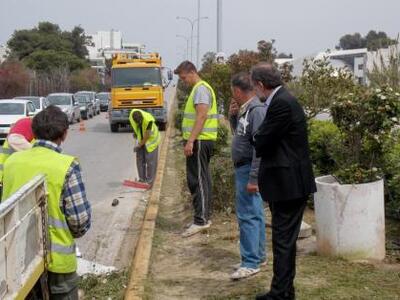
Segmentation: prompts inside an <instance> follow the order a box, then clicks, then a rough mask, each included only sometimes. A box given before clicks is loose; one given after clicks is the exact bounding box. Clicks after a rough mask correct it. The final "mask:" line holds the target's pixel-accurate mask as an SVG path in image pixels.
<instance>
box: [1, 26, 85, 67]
mask: <svg viewBox="0 0 400 300" xmlns="http://www.w3.org/2000/svg"><path fill="white" fill-rule="evenodd" d="M86 43H87V38H86V36H85V34H84V31H83V29H82V28H80V27H75V28H74V29H73V30H72V32H62V31H61V29H60V27H59V26H58V25H57V24H53V23H50V22H40V23H39V24H38V26H37V27H35V28H33V29H30V30H16V31H15V32H14V34H13V35H12V37H11V39H10V40H9V41H8V48H9V49H10V57H11V58H14V59H18V60H21V61H23V62H24V63H25V64H26V65H27V66H28V67H29V68H32V69H34V70H36V71H48V70H51V69H53V68H59V67H60V66H67V67H68V68H69V69H70V70H75V69H80V68H83V67H85V66H86V65H87V64H86V62H85V60H84V57H85V55H86V54H87V50H86V49H85V45H86Z"/></svg>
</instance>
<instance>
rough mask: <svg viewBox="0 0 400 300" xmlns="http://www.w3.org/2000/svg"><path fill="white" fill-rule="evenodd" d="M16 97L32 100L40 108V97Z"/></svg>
mask: <svg viewBox="0 0 400 300" xmlns="http://www.w3.org/2000/svg"><path fill="white" fill-rule="evenodd" d="M15 99H24V100H29V101H32V102H33V104H34V105H35V108H36V109H40V97H33V96H27V97H15Z"/></svg>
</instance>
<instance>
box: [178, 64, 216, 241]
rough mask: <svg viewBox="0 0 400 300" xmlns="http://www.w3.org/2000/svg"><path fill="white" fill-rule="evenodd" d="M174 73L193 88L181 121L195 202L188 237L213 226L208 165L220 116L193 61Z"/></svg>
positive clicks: (186, 235)
mask: <svg viewBox="0 0 400 300" xmlns="http://www.w3.org/2000/svg"><path fill="white" fill-rule="evenodd" d="M175 74H177V75H179V79H180V80H182V81H183V82H184V83H185V84H186V85H187V86H189V87H191V88H192V89H191V92H190V94H189V97H188V99H187V101H186V105H185V111H184V114H183V121H182V134H183V139H184V140H185V148H184V154H185V156H186V171H187V174H186V175H187V182H188V186H189V190H190V193H191V194H192V197H193V205H194V218H193V224H191V225H190V226H189V227H188V228H187V229H186V230H185V232H184V233H183V237H189V236H192V235H194V234H196V233H199V232H201V231H203V230H204V229H207V228H208V227H210V225H211V220H210V218H211V212H212V207H211V203H212V194H211V189H212V186H211V175H210V169H209V164H210V159H211V156H212V153H213V148H214V143H215V141H216V140H217V134H218V118H219V115H218V110H217V99H216V96H215V92H214V90H213V88H212V87H211V86H210V85H209V84H208V83H207V82H205V81H204V80H202V79H201V78H200V76H199V74H198V73H197V70H196V67H195V66H194V65H193V63H191V62H189V61H184V62H182V63H181V64H180V65H179V66H178V67H177V69H176V70H175Z"/></svg>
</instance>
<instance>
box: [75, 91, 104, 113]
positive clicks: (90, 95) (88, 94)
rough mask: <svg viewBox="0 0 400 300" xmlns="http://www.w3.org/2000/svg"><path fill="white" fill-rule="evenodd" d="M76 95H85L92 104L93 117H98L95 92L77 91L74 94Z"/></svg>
mask: <svg viewBox="0 0 400 300" xmlns="http://www.w3.org/2000/svg"><path fill="white" fill-rule="evenodd" d="M76 95H86V96H88V97H89V99H90V101H92V103H93V107H94V115H99V114H100V100H99V99H98V98H96V93H95V92H90V91H79V92H77V93H75V96H76Z"/></svg>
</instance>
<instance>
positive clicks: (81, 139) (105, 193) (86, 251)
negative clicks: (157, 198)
mask: <svg viewBox="0 0 400 300" xmlns="http://www.w3.org/2000/svg"><path fill="white" fill-rule="evenodd" d="M173 91H174V90H173V89H172V88H170V89H167V90H166V99H167V101H168V102H171V101H169V100H170V97H172V96H173V94H174V93H173ZM80 126H81V125H80V124H74V125H72V126H71V127H70V130H69V134H68V137H67V140H66V141H65V143H64V144H63V146H62V147H63V151H64V153H66V154H70V155H74V156H76V157H78V159H79V161H80V163H81V166H82V170H83V179H84V182H85V186H86V190H87V197H88V199H89V201H90V203H91V205H92V214H93V215H92V227H91V229H90V231H89V232H88V233H87V234H86V235H85V236H84V237H82V238H80V239H78V240H77V244H78V247H79V250H80V252H81V253H82V257H83V259H85V260H89V261H90V262H95V263H99V264H102V265H105V266H117V267H120V266H123V265H124V264H125V263H127V262H124V261H122V262H121V258H120V257H119V256H120V253H121V251H122V252H124V251H123V250H124V249H123V248H124V247H133V246H132V245H125V244H124V243H126V235H127V234H128V233H129V234H132V216H133V215H134V214H135V211H136V210H137V208H138V207H139V206H140V204H141V203H142V206H143V203H145V201H146V199H147V196H148V192H144V191H143V190H138V189H134V188H130V187H124V186H122V183H123V181H124V180H126V179H128V180H135V179H136V177H137V170H136V159H135V155H134V153H133V147H134V145H135V144H134V139H133V136H132V132H131V131H130V130H128V129H122V130H120V132H118V133H111V131H110V128H109V124H108V119H107V113H101V115H99V116H96V117H94V118H93V119H90V120H88V121H84V130H83V131H82V130H80ZM162 136H164V134H162ZM114 199H118V201H119V204H118V205H117V206H114V207H113V206H112V205H111V204H112V202H113V200H114ZM136 218H140V216H136Z"/></svg>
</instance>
